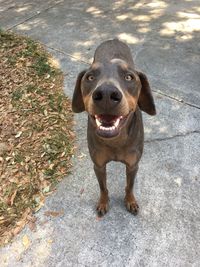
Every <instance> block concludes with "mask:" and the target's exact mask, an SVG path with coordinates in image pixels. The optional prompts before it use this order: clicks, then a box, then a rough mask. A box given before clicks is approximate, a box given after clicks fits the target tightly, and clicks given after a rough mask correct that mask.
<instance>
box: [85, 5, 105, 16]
mask: <svg viewBox="0 0 200 267" xmlns="http://www.w3.org/2000/svg"><path fill="white" fill-rule="evenodd" d="M86 12H88V13H91V14H93V15H99V14H102V11H101V10H100V9H98V8H97V7H94V6H91V7H89V8H88V9H87V10H86Z"/></svg>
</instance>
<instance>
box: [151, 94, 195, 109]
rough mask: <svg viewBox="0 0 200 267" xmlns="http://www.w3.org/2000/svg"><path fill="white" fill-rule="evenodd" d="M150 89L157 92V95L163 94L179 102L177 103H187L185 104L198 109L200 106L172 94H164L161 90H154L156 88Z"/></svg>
mask: <svg viewBox="0 0 200 267" xmlns="http://www.w3.org/2000/svg"><path fill="white" fill-rule="evenodd" d="M152 91H153V92H154V93H156V94H158V95H162V96H165V97H167V98H170V99H172V100H174V101H177V102H179V103H181V104H184V105H187V106H190V107H193V108H197V109H200V106H197V105H195V104H191V103H189V102H186V101H184V100H183V99H178V98H176V97H174V96H171V95H168V94H165V93H163V92H161V91H156V90H152Z"/></svg>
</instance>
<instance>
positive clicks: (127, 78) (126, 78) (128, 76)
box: [124, 74, 133, 82]
mask: <svg viewBox="0 0 200 267" xmlns="http://www.w3.org/2000/svg"><path fill="white" fill-rule="evenodd" d="M124 79H125V80H126V81H128V82H130V81H132V80H133V76H132V75H131V74H126V75H125V76H124Z"/></svg>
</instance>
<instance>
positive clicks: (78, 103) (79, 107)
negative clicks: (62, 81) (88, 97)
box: [72, 70, 86, 113]
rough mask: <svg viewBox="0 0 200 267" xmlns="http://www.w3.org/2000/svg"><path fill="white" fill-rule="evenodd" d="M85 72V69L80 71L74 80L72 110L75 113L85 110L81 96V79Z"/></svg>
mask: <svg viewBox="0 0 200 267" xmlns="http://www.w3.org/2000/svg"><path fill="white" fill-rule="evenodd" d="M85 73H86V70H83V71H81V72H80V73H79V75H78V77H77V80H76V85H75V88H74V94H73V97H72V110H73V112H75V113H80V112H83V111H85V105H84V102H83V96H82V92H81V80H82V78H83V76H84V74H85Z"/></svg>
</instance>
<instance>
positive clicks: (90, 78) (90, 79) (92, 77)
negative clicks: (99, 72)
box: [87, 74, 95, 82]
mask: <svg viewBox="0 0 200 267" xmlns="http://www.w3.org/2000/svg"><path fill="white" fill-rule="evenodd" d="M94 79H95V78H94V76H93V75H91V74H89V75H88V76H87V80H88V81H90V82H92V81H94Z"/></svg>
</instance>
